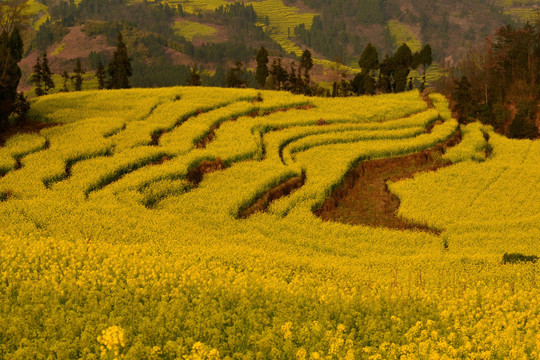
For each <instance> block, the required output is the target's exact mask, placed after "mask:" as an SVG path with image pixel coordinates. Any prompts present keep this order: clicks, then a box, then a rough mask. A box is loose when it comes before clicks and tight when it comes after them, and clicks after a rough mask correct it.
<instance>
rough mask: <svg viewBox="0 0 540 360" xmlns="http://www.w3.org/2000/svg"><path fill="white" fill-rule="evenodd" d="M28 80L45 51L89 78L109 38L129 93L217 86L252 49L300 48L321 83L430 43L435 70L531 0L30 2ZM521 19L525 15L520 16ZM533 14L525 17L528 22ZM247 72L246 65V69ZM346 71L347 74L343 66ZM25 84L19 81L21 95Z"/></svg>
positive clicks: (61, 66)
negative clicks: (129, 70) (369, 50)
mask: <svg viewBox="0 0 540 360" xmlns="http://www.w3.org/2000/svg"><path fill="white" fill-rule="evenodd" d="M30 3H31V11H32V12H33V14H34V21H33V24H32V29H31V30H29V31H27V34H26V39H27V43H28V46H27V56H26V58H25V59H24V60H23V62H22V63H21V67H22V69H23V79H27V78H28V76H29V75H30V73H31V71H32V65H33V63H34V62H35V59H36V57H37V55H38V54H39V53H40V52H42V51H47V53H48V55H49V58H50V61H51V65H52V69H53V71H55V72H57V73H60V72H62V71H64V70H67V71H70V70H71V69H72V68H73V65H74V62H75V59H76V58H77V57H80V58H81V59H82V61H83V66H84V67H85V68H86V70H88V71H90V72H92V70H93V69H95V67H96V66H97V63H98V61H99V60H102V61H104V62H107V60H108V59H109V58H110V57H111V55H112V51H113V50H114V45H115V38H116V34H117V33H118V31H121V32H122V33H123V34H124V37H125V39H126V42H127V46H128V49H129V51H130V56H131V57H132V59H133V66H134V77H133V79H132V83H133V85H135V86H145V87H147V86H167V85H178V84H183V83H184V82H185V80H186V79H187V77H188V75H189V68H190V66H193V65H195V66H197V67H198V68H202V69H204V71H203V77H204V80H205V82H206V84H209V85H223V83H224V80H225V71H226V68H227V67H228V66H230V65H231V64H232V63H234V61H236V60H241V61H244V62H246V63H247V62H249V61H252V60H253V58H254V55H255V52H256V49H258V48H259V47H260V46H265V47H266V48H267V49H269V51H270V55H272V56H280V57H289V58H291V59H293V60H294V59H295V58H296V57H297V56H299V55H300V53H301V51H302V50H304V49H306V48H308V49H310V50H311V51H312V53H313V54H314V58H315V64H316V67H315V69H314V75H315V76H314V78H315V79H316V80H319V81H330V80H331V79H332V77H333V74H332V68H335V66H332V62H333V61H338V62H340V63H342V64H345V65H346V66H348V67H350V68H349V69H348V71H349V73H353V72H354V71H355V69H354V68H357V66H358V65H357V60H358V57H359V55H360V54H361V52H362V51H363V49H364V47H365V46H366V45H367V43H368V42H372V43H373V44H375V46H376V47H377V48H378V49H379V53H380V55H381V57H382V56H383V55H384V53H391V52H393V51H394V50H395V49H396V48H397V46H399V45H400V44H401V43H403V42H406V43H407V44H408V45H409V46H410V47H411V48H412V49H413V51H414V50H416V49H419V48H420V47H421V46H422V45H423V44H426V43H429V44H430V45H431V46H432V47H433V49H434V57H435V61H436V62H437V63H442V62H444V61H455V60H457V58H459V57H460V56H461V55H462V54H464V53H465V51H466V49H467V48H470V47H471V46H474V45H476V44H479V43H481V42H482V41H483V39H484V37H485V36H487V35H489V34H490V33H492V32H493V30H494V29H496V28H498V27H499V26H501V25H502V24H504V23H507V22H509V21H511V15H515V19H520V18H521V19H525V18H528V17H532V16H534V11H533V10H534V6H535V5H534V4H533V3H534V2H533V3H530V2H527V1H519V2H516V1H514V2H511V3H510V2H508V1H507V0H478V1H475V2H468V3H464V2H462V1H458V0H449V1H428V0H418V1H412V0H405V1H403V0H333V1H331V2H330V1H326V0H262V1H245V2H233V1H228V0H199V1H193V0H169V1H143V0H75V1H67V0H39V1H38V0H31V1H30ZM524 14H526V16H525V15H524ZM531 14H532V15H531ZM250 66H253V64H251V65H250ZM344 69H345V70H347V68H344ZM29 86H30V85H29V84H28V83H25V82H24V81H23V84H22V87H23V88H24V89H27V90H28V89H29V88H30V87H29Z"/></svg>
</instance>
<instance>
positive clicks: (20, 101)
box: [13, 92, 30, 121]
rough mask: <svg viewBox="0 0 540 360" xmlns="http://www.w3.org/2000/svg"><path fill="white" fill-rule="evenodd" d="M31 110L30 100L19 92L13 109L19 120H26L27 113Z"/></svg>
mask: <svg viewBox="0 0 540 360" xmlns="http://www.w3.org/2000/svg"><path fill="white" fill-rule="evenodd" d="M29 110H30V104H29V103H28V100H27V99H26V97H25V96H24V94H23V93H21V92H19V93H17V98H16V100H15V105H14V109H13V114H15V115H16V120H17V121H22V120H25V118H26V113H28V111H29Z"/></svg>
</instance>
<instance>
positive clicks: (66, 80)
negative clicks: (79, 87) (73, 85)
mask: <svg viewBox="0 0 540 360" xmlns="http://www.w3.org/2000/svg"><path fill="white" fill-rule="evenodd" d="M62 80H63V83H64V88H63V89H62V92H69V88H68V81H69V74H68V72H67V71H66V70H64V72H63V73H62Z"/></svg>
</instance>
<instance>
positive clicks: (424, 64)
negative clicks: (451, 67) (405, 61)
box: [411, 44, 433, 91]
mask: <svg viewBox="0 0 540 360" xmlns="http://www.w3.org/2000/svg"><path fill="white" fill-rule="evenodd" d="M432 63H433V55H432V51H431V46H429V44H426V45H425V46H424V47H423V48H422V50H421V51H420V52H419V53H418V52H416V53H414V55H413V60H412V63H411V68H413V69H420V71H418V72H419V73H420V75H421V76H422V83H421V85H420V91H424V89H425V88H426V72H427V69H428V68H429V67H430V66H431V64H432Z"/></svg>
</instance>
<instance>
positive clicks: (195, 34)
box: [174, 20, 217, 41]
mask: <svg viewBox="0 0 540 360" xmlns="http://www.w3.org/2000/svg"><path fill="white" fill-rule="evenodd" d="M174 30H175V33H177V34H178V35H180V36H183V37H185V38H186V39H187V40H189V41H193V39H200V40H208V41H210V40H213V39H214V38H215V34H216V32H217V29H216V28H214V27H212V26H208V25H205V24H201V23H198V22H194V21H188V20H184V21H177V22H176V23H175V24H174Z"/></svg>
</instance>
